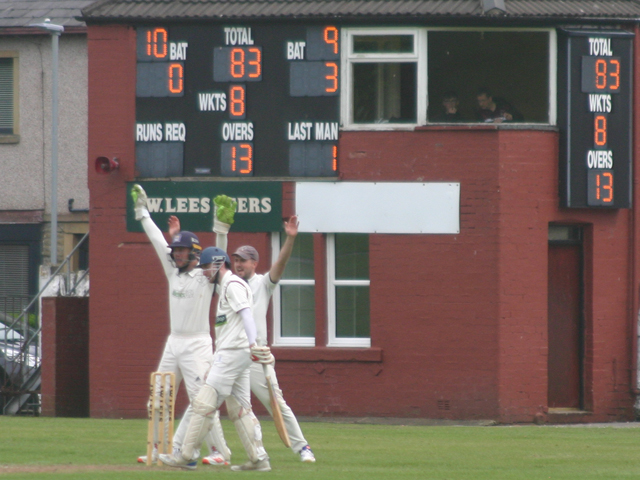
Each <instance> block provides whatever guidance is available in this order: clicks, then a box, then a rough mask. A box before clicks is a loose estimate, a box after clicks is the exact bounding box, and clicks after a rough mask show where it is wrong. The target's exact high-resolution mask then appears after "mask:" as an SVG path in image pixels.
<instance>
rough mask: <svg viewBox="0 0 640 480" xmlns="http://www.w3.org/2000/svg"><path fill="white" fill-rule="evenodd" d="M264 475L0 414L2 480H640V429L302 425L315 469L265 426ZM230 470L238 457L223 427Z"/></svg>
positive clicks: (118, 427)
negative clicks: (174, 461)
mask: <svg viewBox="0 0 640 480" xmlns="http://www.w3.org/2000/svg"><path fill="white" fill-rule="evenodd" d="M262 425H263V432H264V440H265V442H264V443H265V447H266V448H267V451H268V452H269V455H270V457H271V466H272V469H273V470H272V471H271V472H269V473H258V472H231V471H230V470H229V469H228V467H227V468H216V467H210V466H203V465H199V466H198V469H197V470H196V471H183V470H175V469H170V468H168V467H158V466H152V467H147V466H144V465H139V464H136V463H135V459H136V457H137V456H138V455H140V454H142V453H144V450H145V448H146V447H145V439H146V421H144V420H99V419H68V418H21V417H3V416H0V478H1V479H2V480H5V479H14V478H15V479H43V478H44V479H49V478H51V479H106V478H113V479H118V480H130V479H136V480H137V479H164V478H167V479H168V478H178V479H179V478H187V477H188V478H190V479H201V478H211V476H212V475H215V476H219V477H227V476H229V477H247V476H259V477H264V476H268V477H269V478H273V479H287V480H294V479H295V480H307V479H308V480H343V479H344V480H347V479H348V480H369V479H389V480H396V479H398V480H402V479H429V480H489V479H491V480H502V479H518V480H537V479H545V480H546V479H567V480H587V479H594V480H595V479H598V480H603V479H604V480H614V479H638V478H640V429H638V428H615V427H613V426H606V427H600V428H596V427H582V426H581V427H553V426H514V427H508V426H492V427H462V426H435V427H431V426H430V427H427V426H401V425H393V426H389V425H361V424H338V423H318V422H304V423H302V429H303V431H304V433H305V436H306V437H307V440H309V442H310V443H311V445H312V447H313V450H314V453H315V454H316V457H317V459H318V461H317V462H316V463H315V464H303V463H301V462H300V461H299V459H298V457H297V456H296V455H294V454H293V453H292V452H291V451H290V450H288V449H286V448H285V447H284V446H283V445H282V444H281V443H280V441H279V439H278V437H277V434H276V432H275V428H274V427H273V423H272V422H270V421H268V420H263V422H262ZM223 427H224V430H225V433H226V436H227V441H228V442H229V446H230V447H231V449H232V451H233V452H234V457H233V460H234V462H233V463H244V461H245V454H244V451H243V449H242V447H241V446H240V443H239V440H238V437H237V434H236V433H235V430H234V428H233V425H232V424H231V423H229V422H228V421H226V420H225V421H223Z"/></svg>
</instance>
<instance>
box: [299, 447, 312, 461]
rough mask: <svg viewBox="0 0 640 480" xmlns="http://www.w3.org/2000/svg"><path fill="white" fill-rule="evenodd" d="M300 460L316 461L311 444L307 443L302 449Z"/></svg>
mask: <svg viewBox="0 0 640 480" xmlns="http://www.w3.org/2000/svg"><path fill="white" fill-rule="evenodd" d="M300 461H302V462H305V463H313V462H315V461H316V457H315V455H314V454H313V452H312V451H311V447H310V446H309V445H305V446H304V447H302V450H300Z"/></svg>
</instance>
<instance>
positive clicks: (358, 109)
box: [341, 28, 427, 130]
mask: <svg viewBox="0 0 640 480" xmlns="http://www.w3.org/2000/svg"><path fill="white" fill-rule="evenodd" d="M425 33H426V32H425V30H424V29H417V28H402V29H398V28H350V29H343V30H342V35H343V37H342V42H343V43H342V44H343V45H346V48H347V51H346V54H344V55H343V56H342V71H343V72H344V74H343V82H344V83H343V88H342V92H343V93H342V97H341V110H342V123H343V125H344V127H346V128H349V129H353V130H357V129H365V128H366V129H372V128H374V129H390V128H394V129H402V128H407V129H410V128H413V127H415V126H416V125H421V124H424V123H425V121H426V105H427V104H426V98H427V96H426V80H427V78H426V63H425V62H426V40H425Z"/></svg>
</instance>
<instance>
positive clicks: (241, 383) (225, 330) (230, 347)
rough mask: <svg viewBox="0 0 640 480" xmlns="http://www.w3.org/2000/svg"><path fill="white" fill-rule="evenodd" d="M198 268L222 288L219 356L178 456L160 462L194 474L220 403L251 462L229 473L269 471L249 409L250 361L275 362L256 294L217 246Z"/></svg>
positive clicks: (198, 398) (205, 253)
mask: <svg viewBox="0 0 640 480" xmlns="http://www.w3.org/2000/svg"><path fill="white" fill-rule="evenodd" d="M200 267H201V269H202V272H204V275H206V276H207V277H208V278H209V279H211V281H213V282H215V283H217V284H218V307H217V312H216V327H215V333H216V351H215V354H214V358H213V364H212V366H211V369H210V370H209V373H208V374H207V378H206V380H205V384H204V385H203V386H202V388H201V389H200V392H198V395H197V396H196V397H195V399H194V400H193V401H192V404H191V407H192V408H193V415H192V416H191V419H190V421H189V425H188V427H187V431H186V434H185V438H184V442H183V444H182V448H181V449H180V451H177V452H176V451H174V453H173V454H160V455H159V458H160V460H161V461H162V462H163V463H164V464H165V465H168V466H170V467H178V468H187V469H195V462H193V459H194V458H197V452H199V451H200V445H201V444H202V442H203V440H204V438H205V437H206V435H207V433H208V432H209V430H210V429H211V427H212V422H213V418H214V417H215V415H216V413H217V412H218V409H219V408H220V406H221V405H222V402H224V401H225V400H226V401H227V410H228V413H229V418H230V419H231V421H232V422H233V424H234V426H235V427H236V430H237V432H238V436H239V437H240V440H241V442H242V445H243V447H244V449H245V451H246V452H247V455H248V457H249V461H248V462H247V463H245V464H244V465H233V466H232V467H231V470H235V471H243V470H255V471H259V472H268V471H270V470H271V465H270V464H269V457H268V455H267V452H266V450H265V449H264V447H263V445H262V429H261V427H260V422H259V421H258V419H257V418H256V416H255V414H254V413H253V411H252V409H251V389H250V385H249V366H250V365H251V364H252V362H256V363H259V364H266V363H272V362H273V355H271V351H270V349H269V347H266V346H259V345H257V344H256V334H257V333H256V324H255V321H254V319H253V313H252V311H251V305H252V304H253V295H252V293H251V289H250V288H249V285H247V284H246V282H245V281H244V280H242V279H241V278H239V277H238V276H236V275H234V274H233V273H232V272H231V260H230V259H229V256H228V255H227V253H226V252H225V251H224V250H222V249H220V248H218V247H209V248H206V249H205V250H204V251H203V252H202V257H201V258H200Z"/></svg>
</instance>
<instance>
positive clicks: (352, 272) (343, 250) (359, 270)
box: [336, 233, 369, 280]
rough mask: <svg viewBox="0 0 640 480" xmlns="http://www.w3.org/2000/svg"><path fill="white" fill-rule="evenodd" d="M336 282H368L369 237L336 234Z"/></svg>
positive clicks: (364, 235)
mask: <svg viewBox="0 0 640 480" xmlns="http://www.w3.org/2000/svg"><path fill="white" fill-rule="evenodd" d="M336 280H369V236H368V235H366V234H359V233H337V234H336Z"/></svg>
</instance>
